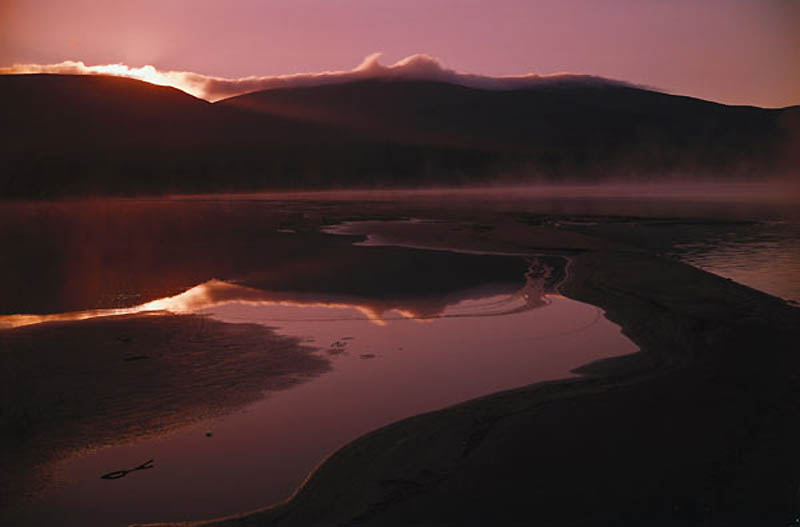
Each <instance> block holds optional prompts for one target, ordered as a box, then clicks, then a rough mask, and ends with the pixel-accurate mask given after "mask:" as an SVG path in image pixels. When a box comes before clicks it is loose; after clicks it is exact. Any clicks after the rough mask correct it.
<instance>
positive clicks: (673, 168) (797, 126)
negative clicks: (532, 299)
mask: <svg viewBox="0 0 800 527" xmlns="http://www.w3.org/2000/svg"><path fill="white" fill-rule="evenodd" d="M798 115H800V112H798V111H797V109H796V108H793V109H784V110H765V109H760V108H753V107H732V106H725V105H720V104H715V103H711V102H707V101H702V100H698V99H692V98H689V97H679V96H673V95H667V94H663V93H658V92H654V91H648V90H643V89H638V88H633V87H629V86H625V85H619V84H603V83H596V82H595V83H591V84H587V83H583V82H580V81H578V80H568V81H567V80H565V81H564V82H557V83H548V84H546V85H542V86H537V87H533V88H528V89H519V90H505V91H501V90H482V89H474V88H466V87H463V86H457V85H454V84H447V83H442V82H430V81H408V80H371V81H359V82H352V83H347V84H337V85H326V86H316V87H304V88H291V89H275V90H266V91H261V92H256V93H250V94H246V95H241V96H237V97H233V98H230V99H226V100H223V101H220V102H217V103H215V104H210V103H208V102H206V101H203V100H200V99H197V98H194V97H192V96H190V95H188V94H186V93H184V92H181V91H179V90H176V89H173V88H167V87H161V86H154V85H151V84H147V83H144V82H140V81H136V80H131V79H123V78H118V77H104V76H71V75H5V76H0V116H2V119H1V120H0V139H2V146H0V153H1V154H2V161H0V169H2V174H0V196H3V197H46V196H58V195H83V194H152V193H164V192H215V191H251V190H262V189H279V188H301V187H331V186H337V187H338V186H415V185H424V184H456V185H458V184H464V183H475V182H486V181H496V180H497V179H498V178H503V179H504V180H505V181H512V180H513V181H525V180H529V179H531V178H537V179H542V178H543V179H547V180H553V181H559V180H565V179H579V180H599V179H604V178H612V177H613V178H620V177H622V178H629V179H654V178H662V177H671V176H684V177H687V176H688V177H694V176H696V177H708V176H711V177H717V178H731V177H739V176H741V177H751V176H760V177H763V176H766V175H770V174H773V173H775V172H781V171H787V170H790V169H791V168H792V167H793V163H794V161H796V158H791V157H788V156H790V155H791V152H792V151H793V149H792V144H793V143H792V141H797V138H798V137H800V133H798V131H799V130H800V118H798ZM794 144H795V146H796V143H794Z"/></svg>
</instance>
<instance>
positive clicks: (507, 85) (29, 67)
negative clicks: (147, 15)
mask: <svg viewBox="0 0 800 527" xmlns="http://www.w3.org/2000/svg"><path fill="white" fill-rule="evenodd" d="M380 58H381V54H380V53H373V54H371V55H369V56H367V57H366V58H365V59H364V61H363V62H362V63H361V64H359V65H358V66H356V67H355V68H354V69H352V70H347V71H324V72H319V73H294V74H290V75H275V76H264V77H255V76H254V77H242V78H238V79H227V78H224V77H212V76H208V75H202V74H200V73H193V72H189V71H160V70H158V69H156V68H155V67H154V66H150V65H147V66H142V67H139V68H135V67H133V68H132V67H130V66H127V65H125V64H105V65H98V66H87V65H86V64H84V63H83V62H80V61H71V60H68V61H65V62H60V63H58V64H15V65H13V66H10V67H1V68H0V74H14V73H62V74H72V75H114V76H118V77H128V78H132V79H138V80H142V81H146V82H149V83H152V84H158V85H161V86H172V87H174V88H178V89H179V90H183V91H185V92H187V93H190V94H192V95H194V96H196V97H200V98H202V99H206V100H208V101H211V102H214V101H218V100H220V99H225V98H227V97H232V96H234V95H241V94H243V93H248V92H254V91H259V90H266V89H274V88H296V87H304V86H319V85H323V84H341V83H345V82H351V81H358V80H366V79H399V80H432V81H442V82H450V83H453V84H460V85H462V86H467V87H471V88H482V89H486V90H514V89H522V88H529V87H533V86H540V85H543V84H552V83H558V82H562V81H579V82H584V83H591V84H617V85H626V83H624V82H621V81H613V80H609V79H605V78H603V77H595V76H591V75H578V74H573V73H556V74H550V75H538V74H535V73H526V74H522V75H502V76H489V75H478V74H472V73H460V72H457V71H455V70H452V69H449V68H445V67H444V66H442V64H441V62H440V61H439V60H438V59H436V58H435V57H431V56H430V55H423V54H418V55H411V56H410V57H406V58H404V59H403V60H400V61H398V62H395V63H394V64H392V65H390V66H384V65H383V64H381V63H380Z"/></svg>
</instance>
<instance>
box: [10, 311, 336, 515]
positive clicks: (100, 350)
mask: <svg viewBox="0 0 800 527" xmlns="http://www.w3.org/2000/svg"><path fill="white" fill-rule="evenodd" d="M328 368H329V361H328V359H327V358H326V357H324V355H322V354H318V353H315V350H314V348H311V347H309V346H307V345H305V344H303V343H301V342H300V341H299V339H296V338H289V337H285V336H280V335H276V334H275V333H273V332H272V331H271V330H270V329H268V328H265V327H263V326H260V325H256V324H226V323H223V322H218V321H214V320H210V319H207V318H205V317H200V316H191V315H187V316H175V315H171V314H164V313H160V314H158V313H157V314H145V315H137V316H126V317H107V318H98V319H93V320H87V321H81V322H56V323H49V324H41V325H33V326H28V327H22V328H17V329H14V330H6V331H3V332H0V393H2V397H0V416H2V419H0V423H2V430H1V432H2V433H0V463H1V464H2V466H3V471H2V474H0V498H2V500H0V501H1V502H2V503H5V504H9V503H13V502H16V501H18V500H20V499H21V498H24V496H19V492H21V491H22V489H25V492H26V493H27V494H29V495H33V494H35V493H36V492H37V490H38V489H40V488H41V487H42V486H45V485H49V484H52V483H53V482H52V481H48V480H49V479H51V478H53V477H55V478H59V477H64V478H69V475H68V474H61V475H59V474H52V473H51V472H50V471H48V470H44V469H45V465H46V464H47V463H48V462H52V461H54V460H56V459H60V458H63V457H66V456H69V455H74V454H75V453H76V452H79V451H80V450H82V449H86V448H100V447H103V446H106V445H110V444H118V443H123V442H126V441H131V440H133V439H140V438H143V437H151V436H154V435H159V434H167V433H169V432H170V431H171V430H174V429H176V428H178V427H182V426H185V425H187V424H189V423H193V422H197V421H199V420H202V419H206V418H208V417H211V416H215V415H219V414H223V413H227V412H230V411H232V410H234V409H237V408H240V407H242V406H243V405H245V404H247V403H250V402H253V401H256V400H258V399H260V398H261V397H263V396H264V393H265V392H270V391H274V390H282V389H286V388H288V387H290V386H293V385H295V384H297V383H301V382H304V381H306V380H309V379H311V378H313V377H315V376H317V375H319V374H321V373H324V372H326V371H327V370H328ZM142 461H145V460H142ZM120 468H125V467H120ZM3 508H5V507H3ZM0 519H2V513H0Z"/></svg>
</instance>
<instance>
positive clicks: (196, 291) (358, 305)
mask: <svg viewBox="0 0 800 527" xmlns="http://www.w3.org/2000/svg"><path fill="white" fill-rule="evenodd" d="M553 259H555V258H553V257H551V260H553ZM553 275H554V273H553V270H552V268H551V267H550V266H549V265H548V264H547V263H544V262H541V261H539V260H536V259H535V258H534V259H532V260H531V264H530V267H529V268H528V271H527V272H526V273H525V285H524V286H523V287H522V288H521V289H519V290H516V291H514V290H513V289H512V288H513V287H514V285H513V284H484V285H483V286H482V287H478V288H475V289H472V290H467V291H459V292H454V293H451V294H449V295H447V296H446V297H445V298H443V299H441V300H438V301H435V302H431V301H430V299H427V298H406V299H403V300H402V301H398V300H380V299H360V300H359V299H352V298H348V297H343V296H341V295H339V296H338V297H337V295H331V294H319V293H302V292H300V293H297V292H271V291H264V290H261V289H256V288H252V287H246V286H242V285H237V284H231V283H227V282H223V281H221V280H209V281H208V282H205V283H203V284H200V285H197V286H195V287H192V288H190V289H188V290H186V291H184V292H182V293H180V294H177V295H174V296H170V297H166V298H159V299H157V300H153V301H150V302H146V303H143V304H139V305H135V306H131V307H125V308H111V309H89V310H82V311H72V312H66V313H53V314H39V315H36V314H15V315H0V328H16V327H22V326H28V325H33V324H41V323H46V322H64V321H79V320H86V319H91V318H102V317H109V316H121V315H134V314H140V313H153V312H159V311H164V312H168V313H172V314H189V313H196V312H198V311H201V310H207V309H209V308H213V307H218V306H222V305H225V304H232V303H236V304H242V305H251V306H291V307H296V308H326V309H327V310H328V313H329V314H328V315H323V316H322V317H321V318H316V319H315V318H313V317H304V318H303V319H304V320H306V321H308V322H314V321H316V322H321V321H326V320H345V319H347V317H353V316H356V315H358V316H359V317H361V318H366V319H367V320H369V321H371V322H372V323H374V324H378V325H384V324H385V323H386V320H388V319H393V318H398V317H400V318H406V319H413V320H422V319H431V318H437V317H443V316H446V317H467V316H499V315H505V314H510V313H515V312H519V311H523V310H526V309H533V308H535V307H541V306H543V305H546V304H547V303H548V300H547V299H546V297H545V293H546V292H547V291H546V289H547V288H550V289H551V290H552V288H553V281H552V278H551V277H552V276H553ZM498 294H501V295H502V296H501V297H500V298H499V299H498V298H496V295H498ZM489 295H492V300H491V302H488V303H480V302H478V303H471V304H469V305H470V309H469V310H465V311H461V312H456V313H448V314H443V313H442V311H443V310H444V308H445V307H446V306H447V305H449V304H454V303H458V302H460V301H461V300H464V299H471V298H475V297H486V296H489ZM331 310H334V311H331ZM335 310H341V311H343V312H344V313H342V312H336V311H335Z"/></svg>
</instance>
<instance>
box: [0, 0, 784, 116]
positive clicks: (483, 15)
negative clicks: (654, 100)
mask: <svg viewBox="0 0 800 527" xmlns="http://www.w3.org/2000/svg"><path fill="white" fill-rule="evenodd" d="M798 27H800V0H704V1H701V2H700V1H696V0H540V1H535V0H527V1H515V0H493V1H482V0H393V1H390V0H260V1H257V0H230V1H227V2H223V1H220V0H0V66H6V67H10V66H12V65H14V64H29V65H30V64H55V63H61V62H64V61H76V62H77V61H80V62H82V63H84V64H85V65H89V66H93V65H105V64H124V65H127V66H129V67H131V68H141V67H143V66H145V65H152V66H153V69H152V70H147V71H149V72H150V73H149V74H150V75H151V78H153V79H154V78H155V76H154V75H153V74H152V72H160V71H175V72H194V73H196V74H200V75H199V78H201V79H205V78H207V77H211V78H215V79H219V78H222V80H225V79H239V78H242V77H267V78H273V77H276V76H281V78H285V76H286V75H289V74H295V73H317V72H331V71H333V72H345V73H347V72H352V71H354V70H356V71H357V70H358V66H359V65H360V64H362V62H363V61H364V60H365V58H366V57H369V56H372V55H373V54H374V53H376V52H379V53H382V56H381V59H380V61H381V64H384V65H392V64H395V63H397V62H399V61H402V60H403V59H405V58H407V57H409V56H413V55H417V54H423V55H425V56H429V57H433V58H434V59H431V60H432V61H433V62H434V63H436V65H437V67H438V68H439V69H441V70H443V71H447V72H461V73H472V74H478V75H480V76H482V77H484V78H486V77H491V76H514V77H526V76H531V75H530V74H533V77H536V76H537V75H548V74H554V73H560V72H571V73H576V74H587V75H593V76H601V77H607V78H612V79H618V80H623V81H628V82H631V83H634V84H637V85H644V86H649V87H654V88H658V89H661V90H664V91H667V92H670V93H676V94H682V95H691V96H694V97H700V98H703V99H709V100H714V101H718V102H723V103H727V104H752V105H757V106H764V107H781V106H788V105H794V104H800V58H799V57H800V31H799V30H798V29H797V28H798ZM5 71H6V72H9V71H13V70H9V69H6V70H5ZM139 71H144V70H139ZM146 80H147V79H146ZM163 83H170V82H163ZM201 96H202V94H201Z"/></svg>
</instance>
